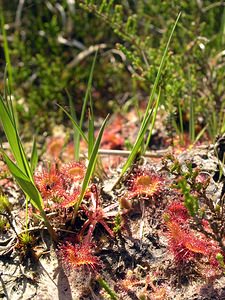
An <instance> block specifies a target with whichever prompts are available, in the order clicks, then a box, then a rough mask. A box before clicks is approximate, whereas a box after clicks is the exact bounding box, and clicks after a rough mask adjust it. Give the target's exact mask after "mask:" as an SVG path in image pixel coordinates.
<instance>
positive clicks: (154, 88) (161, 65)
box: [144, 12, 181, 118]
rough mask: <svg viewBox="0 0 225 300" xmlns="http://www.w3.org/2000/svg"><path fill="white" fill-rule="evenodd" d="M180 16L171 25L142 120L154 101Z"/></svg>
mask: <svg viewBox="0 0 225 300" xmlns="http://www.w3.org/2000/svg"><path fill="white" fill-rule="evenodd" d="M180 16H181V12H180V13H179V14H178V16H177V19H176V21H175V23H174V25H173V28H172V30H171V33H170V36H169V39H168V41H167V44H166V47H165V50H164V52H163V56H162V59H161V62H160V65H159V69H158V72H157V75H156V78H155V81H154V85H153V88H152V90H151V94H150V97H149V101H148V105H147V108H146V113H145V116H144V118H146V117H147V115H148V112H149V110H150V108H151V106H152V103H153V101H154V96H155V93H156V89H157V87H158V84H159V80H160V77H161V73H162V70H163V67H164V64H165V60H166V55H167V53H168V49H169V45H170V42H171V39H172V36H173V33H174V30H175V28H176V26H177V23H178V21H179V19H180Z"/></svg>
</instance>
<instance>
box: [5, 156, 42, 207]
mask: <svg viewBox="0 0 225 300" xmlns="http://www.w3.org/2000/svg"><path fill="white" fill-rule="evenodd" d="M1 152H2V154H3V157H4V160H5V162H6V164H7V166H8V168H9V171H10V172H11V173H12V175H13V176H14V178H15V179H16V181H17V183H18V184H19V186H20V187H21V189H22V190H23V191H24V193H25V194H27V195H28V196H29V197H30V199H31V203H32V205H33V206H34V207H36V208H37V209H38V210H40V211H42V210H43V200H42V198H41V195H40V193H39V191H38V190H37V188H36V186H35V185H34V184H33V183H32V181H31V180H30V178H29V177H28V176H27V175H26V174H24V173H23V171H22V170H21V169H20V168H18V167H17V165H16V164H15V163H14V162H13V161H12V160H11V159H10V158H9V157H8V155H7V154H6V153H5V152H4V151H1Z"/></svg>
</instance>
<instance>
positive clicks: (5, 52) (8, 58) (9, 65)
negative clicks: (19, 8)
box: [0, 10, 13, 88]
mask: <svg viewBox="0 0 225 300" xmlns="http://www.w3.org/2000/svg"><path fill="white" fill-rule="evenodd" d="M0 19H1V31H2V37H3V48H4V54H5V61H6V65H7V69H8V74H9V87H10V88H11V87H12V84H13V76H12V73H13V72H12V65H11V60H10V55H9V46H8V41H7V36H6V31H5V20H4V15H3V10H0Z"/></svg>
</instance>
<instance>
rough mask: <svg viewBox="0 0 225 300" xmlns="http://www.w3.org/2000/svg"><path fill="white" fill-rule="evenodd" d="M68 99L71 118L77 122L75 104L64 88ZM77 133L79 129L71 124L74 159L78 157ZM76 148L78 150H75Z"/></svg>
mask: <svg viewBox="0 0 225 300" xmlns="http://www.w3.org/2000/svg"><path fill="white" fill-rule="evenodd" d="M66 93H67V96H68V99H69V104H70V114H71V116H72V118H73V120H74V121H75V122H76V123H78V120H77V115H76V111H75V106H74V104H73V100H72V98H71V96H70V94H69V92H68V91H67V90H66ZM78 135H79V131H78V130H77V128H76V127H75V126H74V125H73V145H74V159H75V160H77V157H79V153H78V152H79V146H78V147H77V145H76V141H77V136H78ZM77 149H78V151H77Z"/></svg>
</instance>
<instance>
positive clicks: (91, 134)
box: [88, 95, 95, 159]
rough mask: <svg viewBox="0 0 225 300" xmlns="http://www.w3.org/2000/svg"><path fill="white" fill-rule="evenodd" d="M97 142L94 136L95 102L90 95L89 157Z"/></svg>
mask: <svg viewBox="0 0 225 300" xmlns="http://www.w3.org/2000/svg"><path fill="white" fill-rule="evenodd" d="M94 142H95V136H94V113H93V103H92V97H91V95H90V109H89V112H88V159H90V156H91V153H92V150H93V147H94Z"/></svg>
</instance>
